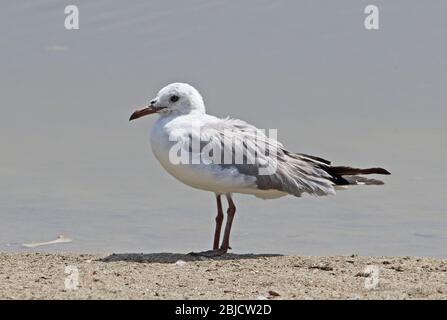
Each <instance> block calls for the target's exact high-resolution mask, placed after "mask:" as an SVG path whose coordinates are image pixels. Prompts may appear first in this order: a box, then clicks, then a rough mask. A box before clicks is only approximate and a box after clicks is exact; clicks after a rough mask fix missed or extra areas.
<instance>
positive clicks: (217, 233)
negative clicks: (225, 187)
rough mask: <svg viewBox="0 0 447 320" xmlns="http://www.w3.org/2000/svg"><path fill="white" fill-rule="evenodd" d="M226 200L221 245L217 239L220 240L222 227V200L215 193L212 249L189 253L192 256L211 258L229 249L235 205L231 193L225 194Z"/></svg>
mask: <svg viewBox="0 0 447 320" xmlns="http://www.w3.org/2000/svg"><path fill="white" fill-rule="evenodd" d="M226 196H227V200H228V210H227V224H226V226H225V234H224V238H223V241H222V246H221V247H220V248H219V240H220V231H221V228H222V221H223V210H222V201H221V197H220V195H216V200H217V216H216V231H215V233H214V244H213V250H208V251H203V252H191V253H190V254H191V255H194V256H202V257H207V258H213V257H218V256H221V255H223V254H225V253H227V251H228V249H230V245H229V244H230V231H231V225H232V223H233V218H234V214H235V212H236V206H235V205H234V202H233V200H232V199H231V195H229V194H227V195H226Z"/></svg>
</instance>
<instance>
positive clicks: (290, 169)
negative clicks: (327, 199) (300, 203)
mask: <svg viewBox="0 0 447 320" xmlns="http://www.w3.org/2000/svg"><path fill="white" fill-rule="evenodd" d="M150 114H158V115H159V118H158V119H157V121H156V122H155V124H154V125H153V127H152V130H151V134H150V141H151V147H152V151H153V154H154V155H155V157H156V158H157V160H158V161H159V162H160V164H161V165H162V167H163V168H164V169H165V170H166V171H167V172H168V173H169V174H171V175H172V176H174V177H175V178H176V179H178V180H179V181H181V182H183V183H184V184H186V185H188V186H191V187H193V188H196V189H201V190H206V191H210V192H213V193H214V194H215V197H216V203H217V216H216V226H215V231H214V241H213V248H212V250H207V251H203V252H198V253H192V254H197V255H201V256H205V257H216V256H220V255H223V254H225V253H227V252H228V250H229V249H231V247H230V233H231V226H232V224H233V219H234V216H235V213H236V206H235V203H234V201H233V194H235V193H236V194H249V195H254V196H256V197H259V198H263V199H275V198H279V197H282V196H286V195H293V196H296V197H301V196H303V195H304V194H308V195H314V196H326V195H333V194H335V191H336V190H337V189H341V188H346V187H347V186H350V185H360V184H363V185H381V184H383V182H382V181H380V180H376V179H370V178H365V177H363V176H362V175H366V174H383V175H388V174H390V173H389V172H388V171H387V170H385V169H383V168H368V169H359V168H354V167H350V166H334V165H332V164H331V162H330V161H328V160H325V159H323V158H320V157H315V156H311V155H307V154H304V153H296V152H291V151H289V150H288V149H286V148H285V147H284V146H283V145H282V144H281V143H280V142H278V141H277V140H276V139H275V138H272V137H268V136H267V135H266V134H265V132H264V131H263V130H260V129H258V128H256V127H255V126H253V125H250V124H248V123H246V122H245V121H242V120H239V119H232V118H218V117H215V116H212V115H209V114H207V113H206V110H205V104H204V101H203V98H202V96H201V94H200V93H199V92H198V91H197V90H196V89H195V88H194V87H192V86H191V85H189V84H186V83H172V84H169V85H167V86H165V87H164V88H162V89H161V90H160V91H159V92H158V94H157V96H156V97H155V98H154V99H153V100H151V101H150V103H149V105H148V106H146V107H144V108H140V109H138V110H137V111H135V112H134V113H133V114H132V115H131V117H130V119H129V120H130V121H132V120H135V119H138V118H141V117H143V116H147V115H150ZM195 142H196V143H195ZM182 152H184V154H185V152H186V154H187V156H186V157H185V156H179V153H180V154H181V153H182ZM179 157H180V160H179ZM236 160H237V161H236ZM222 196H225V197H226V199H227V202H228V210H227V221H226V225H225V230H224V235H223V240H222V243H221V244H220V236H221V229H222V223H223V220H224V214H223V206H222ZM219 244H220V246H219Z"/></svg>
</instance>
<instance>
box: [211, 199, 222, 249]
mask: <svg viewBox="0 0 447 320" xmlns="http://www.w3.org/2000/svg"><path fill="white" fill-rule="evenodd" d="M216 202H217V216H216V230H215V231H214V243H213V250H217V249H219V242H220V231H221V229H222V221H223V218H224V215H223V210H222V200H221V199H220V194H217V193H216Z"/></svg>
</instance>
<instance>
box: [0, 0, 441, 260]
mask: <svg viewBox="0 0 447 320" xmlns="http://www.w3.org/2000/svg"><path fill="white" fill-rule="evenodd" d="M73 3H75V4H77V5H78V6H79V9H80V30H77V31H66V30H65V29H64V27H63V21H64V15H63V9H64V7H63V6H64V5H65V4H62V3H60V2H59V1H56V0H43V1H13V2H12V1H11V2H9V3H8V4H3V6H2V11H1V13H0V28H1V30H2V33H1V34H0V47H1V50H0V87H1V88H2V94H1V98H0V99H1V113H2V116H1V117H0V147H1V157H0V218H1V221H2V223H1V224H0V250H2V251H19V250H30V249H25V248H22V247H21V245H20V244H22V243H29V242H32V241H36V242H46V241H50V240H53V239H55V238H56V237H57V236H58V235H59V234H64V235H66V236H68V237H70V238H73V239H74V241H73V242H72V243H65V244H59V245H54V246H48V247H40V248H39V250H49V251H51V250H53V251H54V250H67V251H92V252H163V251H164V252H189V251H193V250H195V251H198V250H203V249H207V248H208V247H209V246H210V245H211V241H212V239H211V238H212V231H213V227H214V226H213V222H214V215H215V207H214V206H215V204H214V196H213V195H212V194H208V193H206V192H202V191H197V190H193V189H190V188H188V187H186V186H183V185H181V184H180V183H178V182H176V181H175V180H174V179H173V178H171V177H169V176H168V175H167V174H166V173H165V172H164V171H163V170H162V169H161V167H160V165H159V164H158V163H157V161H156V160H155V159H154V157H153V156H152V154H151V152H150V150H149V146H148V141H149V139H148V132H149V128H150V126H151V124H152V122H153V120H150V119H147V120H143V121H140V122H138V123H131V124H129V123H128V121H127V119H128V117H129V114H130V113H131V111H133V110H134V107H135V106H139V105H142V104H144V103H146V102H147V101H148V99H150V97H152V96H153V95H154V94H155V93H156V92H157V90H158V89H159V88H160V87H162V86H163V85H165V84H167V83H169V82H172V81H186V82H190V83H191V84H193V85H194V86H196V87H198V88H199V89H200V90H201V92H202V94H203V95H204V97H205V101H206V103H207V107H208V111H209V112H210V113H213V114H217V115H220V116H227V115H232V116H233V117H239V118H242V119H245V120H247V121H249V122H251V123H253V124H255V125H257V126H259V127H261V128H277V129H278V132H279V138H280V140H281V141H282V142H283V143H284V144H285V145H286V146H288V148H289V149H291V150H296V151H300V152H306V153H309V154H315V155H318V156H322V157H326V158H328V159H332V160H334V162H335V163H337V164H353V165H357V166H370V165H377V166H383V167H385V168H387V169H389V170H390V171H391V172H392V173H393V175H392V176H390V177H386V178H385V181H386V183H387V184H386V185H385V186H383V187H370V188H367V187H364V188H362V187H358V188H354V189H351V190H349V191H343V192H340V193H339V194H338V195H337V196H336V197H328V198H305V199H296V198H293V197H287V198H283V199H280V200H274V201H263V200H260V199H256V198H254V197H247V196H237V197H236V199H237V204H238V209H239V210H238V213H237V216H236V220H235V226H234V232H233V243H232V246H233V248H234V249H235V252H243V253H246V252H255V253H262V252H268V253H286V254H289V253H292V254H308V255H319V254H351V253H359V254H365V255H369V254H371V255H419V256H442V257H445V251H444V248H445V247H446V245H447V236H446V235H445V230H446V228H447V218H446V202H445V181H446V178H447V173H446V170H445V166H444V162H445V161H444V159H445V157H446V156H447V151H446V150H447V148H446V145H445V137H446V133H447V130H446V128H445V125H444V121H445V118H446V115H447V114H446V111H445V102H446V98H447V94H446V91H445V89H444V87H445V83H446V74H447V65H446V63H445V61H444V60H445V59H444V57H445V56H446V54H447V52H446V51H447V46H446V45H445V41H442V40H443V39H444V38H445V32H446V30H447V28H446V27H447V22H446V21H445V19H444V18H443V16H442V14H443V12H445V10H446V9H447V4H446V3H445V2H443V1H431V2H430V3H422V2H421V1H403V0H402V1H393V2H392V3H388V2H385V1H383V2H379V8H380V10H381V17H382V20H381V29H380V30H379V31H377V32H369V31H366V30H365V29H364V28H363V17H364V15H363V6H364V5H363V4H359V3H358V1H354V0H352V1H343V2H337V3H335V2H334V3H329V2H327V1H307V2H299V3H298V2H297V1H275V2H271V1H267V0H265V1H261V0H259V1H247V2H244V3H239V2H238V3H232V2H228V1H205V0H202V1H199V0H196V1H188V2H186V1H170V2H165V1H159V2H156V1H151V2H148V1H131V2H126V3H124V2H122V1H117V0H116V1H115V0H114V1H94V2H92V1H74V2H73ZM365 5H366V4H365ZM385 17H386V18H385ZM409 20H411V21H413V22H414V21H416V22H414V23H409V22H408V21H409ZM36 250H37V249H36Z"/></svg>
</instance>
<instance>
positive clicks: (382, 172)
mask: <svg viewBox="0 0 447 320" xmlns="http://www.w3.org/2000/svg"><path fill="white" fill-rule="evenodd" d="M374 171H375V172H374V173H377V174H384V175H387V176H388V175H391V172H389V171H388V170H386V169H384V168H374Z"/></svg>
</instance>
